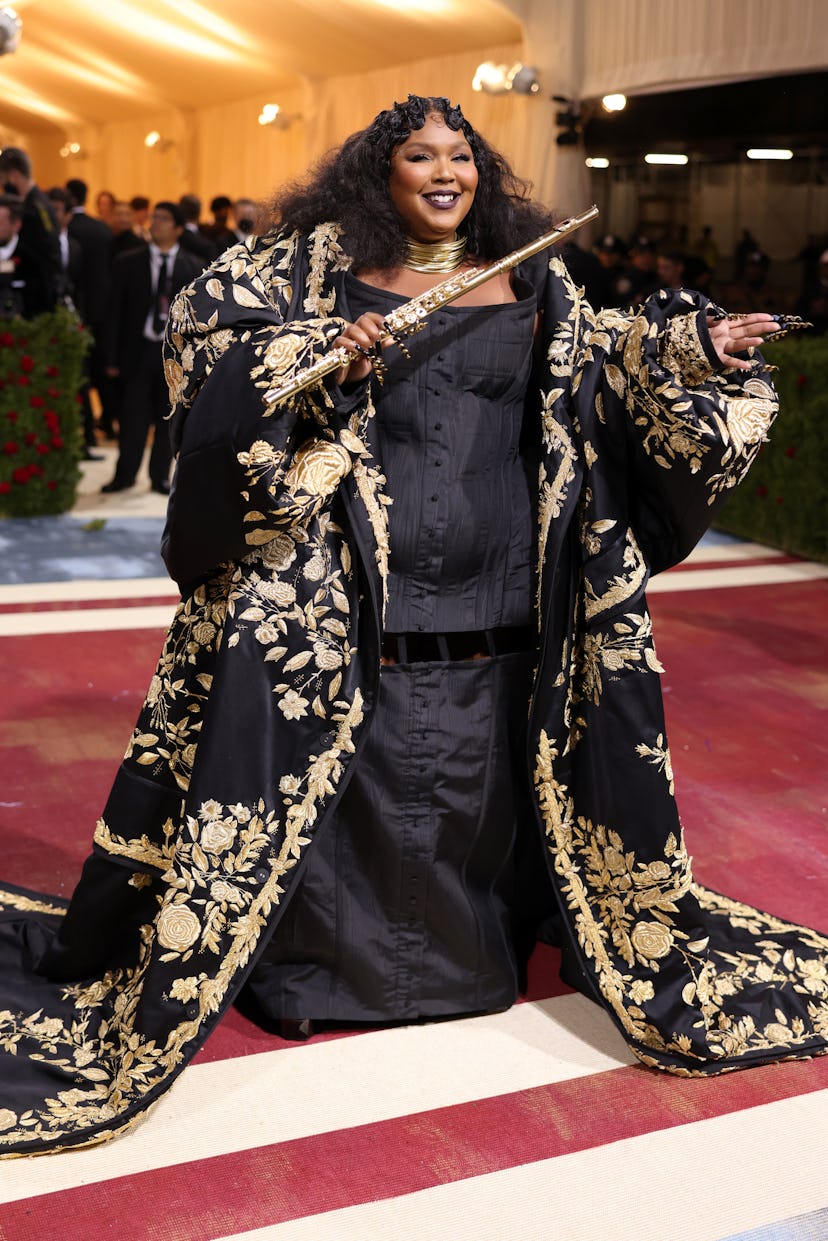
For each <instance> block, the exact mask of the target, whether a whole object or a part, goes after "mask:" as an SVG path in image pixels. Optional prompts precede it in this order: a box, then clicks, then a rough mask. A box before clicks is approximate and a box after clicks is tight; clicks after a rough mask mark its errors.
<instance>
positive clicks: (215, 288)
mask: <svg viewBox="0 0 828 1241" xmlns="http://www.w3.org/2000/svg"><path fill="white" fill-rule="evenodd" d="M314 246H315V248H316V250H318V248H319V246H318V239H317V242H316V243H313V242H312V244H311V245H310V246H309V244H308V239H307V238H303V237H300V236H299V235H297V234H291V235H285V236H279V235H275V236H271V237H268V238H262V239H260V241H259V243H257V246H256V247H255V248H254V249H253V251H250V250H248V249H247V248H246V247H245V246H237V247H235V248H233V249H232V250H229V251H228V252H227V253H226V254H225V255H223V256H222V258H221V259H220V260H219V261H218V262H217V263H215V264H214V265H213V266H212V267H211V268H208V269H207V270H206V271H205V272H203V273H202V275H201V276H200V277H199V278H198V279H197V280H195V281H194V282H193V283H192V284H191V285H189V286H188V287H187V288H186V289H184V290H182V292H181V294H180V295H179V296H178V298H177V299H176V301H175V302H174V303H173V306H172V308H171V313H170V321H169V325H168V331H167V340H166V343H165V359H164V366H165V374H166V378H167V383H168V385H169V389H170V399H171V405H172V414H171V434H172V440H173V446H174V449H175V451H176V452H177V454H178V458H177V462H176V470H175V475H174V479H173V489H172V496H171V499H170V506H169V511H168V517H167V526H166V529H165V532H164V536H163V540H162V554H163V556H164V560H165V562H166V564H167V568H168V570H169V572H170V575H171V576H172V577H173V578H175V580H176V581H178V582H179V583H182V584H185V583H192V582H194V581H196V580H197V579H199V578H200V577H202V576H203V575H205V574H208V573H210V572H212V571H213V570H214V569H215V568H217V566H218V565H220V564H223V563H226V562H228V561H232V560H236V559H239V558H240V557H241V556H243V555H244V554H245V553H246V552H247V551H250V550H251V549H252V548H254V547H256V546H258V545H261V544H262V543H264V542H266V541H267V540H268V539H272V538H274V537H275V535H276V534H277V533H278V531H279V530H280V529H283V528H285V526H288V525H291V524H295V523H296V522H297V521H298V520H303V519H304V520H307V519H308V518H309V517H310V516H312V515H313V513H315V512H316V511H317V510H318V508H319V506H320V504H321V503H323V502H324V500H325V498H326V497H327V496H328V495H329V494H330V493H331V491H332V490H333V489H334V488H335V487H336V485H337V483H338V481H339V479H340V478H341V477H342V476H343V475H344V474H345V473H346V472H347V471H348V470H349V469H350V468H351V464H352V455H351V454H350V453H349V451H348V448H347V447H346V446H345V444H344V443H343V438H344V439H345V440H346V441H347V440H348V436H347V431H346V432H345V433H344V437H343V433H342V432H341V431H340V432H338V433H335V432H334V431H333V430H332V429H331V423H332V419H331V414H332V412H333V411H334V408H335V402H334V401H333V399H332V397H331V395H330V393H329V392H328V390H327V389H326V388H325V387H324V386H322V385H317V386H316V387H315V388H314V389H313V390H309V391H307V392H304V393H301V394H300V395H298V396H297V397H295V398H293V399H291V400H289V401H286V402H279V403H277V402H276V401H275V400H274V399H273V395H272V394H273V390H274V389H275V388H276V387H278V386H279V385H280V384H283V383H285V382H286V381H288V380H290V379H291V378H292V377H293V376H295V375H296V374H297V373H298V372H300V371H302V370H304V369H305V368H307V367H309V366H311V365H312V364H313V363H314V362H315V361H317V360H318V359H319V357H320V356H321V355H322V354H323V353H324V352H326V351H327V350H328V349H329V348H330V344H331V341H332V340H333V339H335V338H336V336H338V335H339V334H340V332H341V331H342V329H343V326H344V321H343V320H342V319H339V318H336V317H334V316H332V315H330V314H325V313H324V312H325V311H326V310H327V309H328V306H329V305H330V306H331V307H332V305H333V299H331V300H330V302H326V299H325V298H324V296H322V295H321V290H319V296H317V297H315V298H314V299H313V303H312V306H311V305H309V299H308V298H307V297H304V298H303V297H301V296H298V294H299V293H300V291H301V292H303V293H306V292H307V288H308V285H309V284H310V285H311V287H312V285H313V281H312V279H309V277H308V272H307V269H308V264H309V261H310V260H309V257H308V252H309V250H310V252H311V258H312V257H313V253H314ZM323 258H324V256H323ZM317 261H318V267H319V271H320V279H327V278H328V275H329V272H330V270H331V269H332V267H333V264H332V263H330V262H328V263H327V264H326V263H325V262H324V261H319V256H318V255H317ZM311 309H316V310H317V311H322V312H323V313H321V314H316V315H312V314H310V315H309V313H308V312H309V310H311ZM340 412H341V411H340ZM351 446H352V447H354V448H355V450H356V451H359V449H360V448H361V445H356V444H355V443H352V445H351Z"/></svg>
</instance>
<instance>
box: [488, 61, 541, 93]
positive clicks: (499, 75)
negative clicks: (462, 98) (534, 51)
mask: <svg viewBox="0 0 828 1241" xmlns="http://www.w3.org/2000/svg"><path fill="white" fill-rule="evenodd" d="M472 90H477V91H485V92H486V94H487V95H506V94H508V92H509V91H514V93H515V94H516V95H537V94H538V92H539V91H540V82H539V80H538V71H537V69H533V68H532V67H531V65H524V64H523V63H522V62H521V61H519V60H516V61H515V63H514V64H513V65H512V66H511V67H510V66H509V65H496V64H495V63H494V61H493V60H484V61H483V63H482V64H481V65H478V66H477V69H476V70H475V74H474V77H473V78H472Z"/></svg>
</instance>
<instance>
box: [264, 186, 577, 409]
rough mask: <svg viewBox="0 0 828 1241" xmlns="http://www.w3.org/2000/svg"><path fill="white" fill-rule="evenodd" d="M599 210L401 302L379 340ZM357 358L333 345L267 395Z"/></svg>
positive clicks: (285, 393) (420, 323) (304, 384)
mask: <svg viewBox="0 0 828 1241" xmlns="http://www.w3.org/2000/svg"><path fill="white" fill-rule="evenodd" d="M597 214H598V208H597V207H596V206H595V205H594V204H593V206H591V207H590V208H589V209H588V210H587V211H583V212H581V214H580V215H573V216H570V217H569V218H568V219H566V220H562V221H561V222H560V224H559V225H558V226H557V228H553V229H552V231H551V232H549V233H544V234H543V236H542V237H538V238H537V239H536V240H535V241H530V242H529V244H528V245H527V246H521V248H520V249H519V250H513V251H512V253H511V254H507V255H506V256H505V257H504V258H502V259H497V260H496V261H495V262H494V263H490V264H489V266H488V267H476V268H472V269H471V270H470V271H464V272H458V274H457V275H456V276H449V278H448V280H444V281H443V282H442V283H441V284H436V285H435V286H434V288H433V289H428V290H427V292H425V293H420V294H419V296H417V297H412V298H411V300H410V301H408V302H406V303H405V304H404V305H403V306H399V307H398V308H397V309H396V310H392V311H391V312H390V314H387V315H386V316H385V318H384V319H383V331H382V334H381V336H380V337H379V340H378V341H377V344H381V343H382V341H384V340H388V338H389V337H391V336H393V337H394V339H395V340H396V339H398V338H399V337H400V336H407V335H409V334H410V333H412V332H417V331H419V330H420V328H422V327H424V326H425V323H424V320H425V318H426V316H427V315H430V314H433V312H434V311H435V310H440V308H441V307H443V306H447V305H448V304H449V302H453V301H456V300H457V298H458V297H462V296H463V294H464V293H468V292H469V290H470V289H476V288H477V286H478V285H481V284H485V283H486V281H487V280H491V279H492V278H493V277H494V276H499V275H500V274H501V273H502V272H505V271H511V269H512V268H513V267H517V265H518V264H519V263H523V262H524V261H525V260H526V259H528V258H531V257H532V255H533V254H538V253H539V252H540V251H541V250H545V249H546V248H547V247H548V246H554V244H555V242H556V241H560V240H561V238H562V237H568V236H569V234H570V233H574V232H575V230H576V228H580V227H581V225H582V224H587V223H588V222H589V221H590V220H594V219H595V217H596V216H597ZM353 361H354V353H353V350H351V349H347V348H346V347H345V346H344V345H340V346H339V348H338V349H332V350H331V352H330V353H326V354H325V356H324V357H323V358H320V359H319V361H318V362H314V364H313V366H308V367H306V368H305V370H303V371H300V372H299V374H298V375H294V377H293V378H292V379H289V380H287V382H286V383H283V384H281V385H279V386H278V387H276V388H271V390H270V391H269V392H268V393H267V398H266V399H267V400H268V402H273V404H276V405H278V404H279V403H280V402H282V401H286V400H288V398H289V397H292V396H295V395H296V393H297V392H302V391H303V390H304V389H305V388H310V387H311V386H312V385H313V384H315V383H318V382H319V380H320V379H323V378H324V377H325V375H330V373H331V371H336V370H339V368H340V366H348V365H350V363H352V362H353Z"/></svg>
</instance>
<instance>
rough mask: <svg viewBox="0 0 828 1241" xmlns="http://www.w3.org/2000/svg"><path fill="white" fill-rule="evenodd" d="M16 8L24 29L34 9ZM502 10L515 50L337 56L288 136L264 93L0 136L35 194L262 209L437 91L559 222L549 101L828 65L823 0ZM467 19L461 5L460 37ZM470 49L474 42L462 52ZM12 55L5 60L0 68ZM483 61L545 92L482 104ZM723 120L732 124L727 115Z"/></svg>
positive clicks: (576, 171)
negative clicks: (62, 191) (357, 58)
mask: <svg viewBox="0 0 828 1241" xmlns="http://www.w3.org/2000/svg"><path fill="white" fill-rule="evenodd" d="M24 3H25V5H26V7H24V8H23V10H22V11H23V15H24V19H25V17H26V13H27V11H31V12H32V13H34V10H35V8H36V6H37V4H38V0H24ZM501 5H502V9H503V11H504V16H507V15H510V16H511V17H514V18H517V19H518V23H517V24H513V26H514V29H515V30H519V29H522V31H523V41H522V42H512V43H507V44H504V45H499V46H498V45H495V46H489V47H482V48H481V47H479V46H477V47H474V49H473V50H469V51H466V52H454V53H452V54H449V55H444V56H441V57H432V58H429V59H427V60H420V61H417V62H415V63H411V64H404V63H403V64H396V65H393V66H391V67H385V68H377V69H375V70H373V71H371V72H361V73H359V74H356V73H353V72H350V73H349V72H348V63H347V61H345V62H344V63H343V66H342V73H341V75H338V76H320V77H317V78H316V79H314V80H311V79H308V78H306V79H300V78H298V77H296V78H294V84H293V85H292V86H291V85H289V86H287V87H284V86H280V87H279V88H278V90H276V91H275V92H274V94H275V99H274V100H273V102H278V103H279V104H280V105H281V107H282V110H283V112H284V113H285V114H286V115H287V116H288V117H293V118H294V119H293V120H292V121H291V123H290V125H289V126H288V128H286V129H284V130H279V129H276V128H273V127H262V126H260V125H259V124H258V123H257V117H258V114H259V111H260V109H261V107H262V105H263V104H264V103H265V102H267V100H266V98H265V97H263V95H262V93H261V91H258V92H257V93H256V94H255V96H254V95H251V96H250V97H248V98H240V99H238V100H237V101H235V102H232V103H222V104H221V105H220V106H218V105H217V106H207V107H205V106H200V107H187V106H181V105H180V104H179V105H178V106H176V107H169V108H167V109H164V110H157V109H156V110H153V109H151V108H150V109H148V110H147V112H146V113H145V114H142V115H140V116H138V117H137V118H136V119H130V120H120V121H113V122H112V123H107V122H106V121H104V122H101V121H98V122H97V123H95V124H92V123H89V124H87V125H85V126H84V125H82V124H81V125H78V126H75V127H74V128H73V132H72V134H71V135H69V134H66V135H63V134H61V133H59V131H57V130H55V129H54V128H51V127H50V128H44V126H43V125H42V124H40V125H39V126H38V125H33V127H32V128H31V130H30V131H26V130H25V129H24V128H23V127H21V128H20V129H19V131H18V130H13V129H9V127H8V124H6V126H5V127H4V126H2V125H0V139H2V140H3V141H4V142H7V143H8V142H13V141H20V142H21V143H22V144H23V145H25V146H27V147H28V149H29V150H30V151H31V152H32V154H33V156H34V158H35V162H36V171H37V176H38V180H39V181H40V183H41V184H44V185H48V184H53V183H56V182H58V183H61V182H63V181H64V180H65V179H66V178H67V176H81V177H83V178H84V179H85V180H87V181H88V182H89V184H90V186H91V189H92V191H93V193H94V192H96V191H97V190H99V189H102V188H108V189H112V190H113V191H115V192H116V193H117V194H118V195H120V196H123V197H129V196H131V195H133V194H137V193H145V194H147V195H149V196H150V197H151V198H154V199H157V198H161V197H167V198H169V197H172V198H176V197H178V195H179V194H181V193H182V192H184V191H186V190H193V191H195V192H196V193H198V194H200V195H201V196H202V198H204V199H205V201H208V200H209V198H210V197H211V196H212V195H214V194H217V193H227V194H229V195H231V196H238V195H242V194H244V195H249V196H252V197H256V198H267V197H269V196H270V194H271V193H272V192H273V190H274V189H275V188H276V187H277V186H279V185H281V184H283V183H284V182H285V181H286V180H290V179H292V178H295V177H297V176H299V175H301V174H302V173H303V171H304V170H305V169H306V168H307V167H308V165H309V164H310V163H312V162H313V161H314V160H315V159H317V158H318V157H319V156H320V155H321V154H322V153H323V152H324V151H325V150H327V149H328V148H329V147H331V146H332V145H334V144H336V143H338V142H340V141H341V140H342V139H343V138H344V137H345V136H346V135H347V134H348V133H350V132H352V131H353V130H355V129H357V128H359V127H360V126H362V125H364V124H366V123H367V122H368V120H370V118H371V117H372V116H373V115H374V114H375V113H376V112H377V111H378V110H379V109H380V108H383V107H387V106H388V105H389V103H391V102H392V101H393V100H394V99H399V98H402V97H404V96H405V95H406V93H407V92H408V91H414V92H417V93H422V94H425V93H429V94H431V93H433V94H445V95H449V96H450V97H451V98H452V99H454V100H457V101H459V102H461V103H462V105H463V107H464V110H465V111H466V114H467V115H468V117H469V119H470V120H471V121H472V122H473V124H475V125H476V126H478V127H479V128H480V129H481V130H482V132H483V133H484V134H485V135H486V136H487V137H488V138H489V139H490V141H491V142H493V144H494V145H495V146H497V147H499V148H500V149H502V150H503V151H504V153H505V154H506V155H507V156H508V157H509V159H510V160H511V161H512V163H513V165H514V167H515V169H516V171H518V172H519V173H520V174H521V175H523V176H525V177H527V178H528V179H529V180H531V181H532V182H533V183H534V185H535V191H536V194H537V196H538V197H539V198H541V199H542V200H544V201H545V202H547V203H548V204H549V205H550V206H553V207H555V208H557V209H559V210H561V211H562V212H569V211H571V210H575V209H578V208H580V207H583V206H584V205H585V203H586V202H587V201H588V195H589V190H588V182H587V179H586V172H585V169H584V165H583V153H582V152H580V151H578V149H577V148H575V149H573V148H561V147H557V146H556V144H555V133H556V127H555V122H554V117H555V112H556V110H557V109H558V107H559V105H558V104H556V103H554V102H553V101H552V100H551V98H550V96H552V95H554V94H559V95H564V96H566V97H567V98H573V99H586V98H589V97H595V96H600V95H601V94H603V93H605V92H607V91H609V90H623V91H626V92H627V93H634V92H639V91H653V90H658V89H674V88H676V87H677V86H680V85H682V84H691V83H692V84H700V83H702V82H715V81H722V80H733V79H735V78H738V77H741V76H757V75H762V74H769V75H770V74H773V73H781V72H792V71H797V70H806V69H814V68H821V67H824V65H825V63H826V60H827V59H828V51H826V49H827V48H828V3H826V0H784V2H782V0H726V2H724V0H692V2H691V0H501ZM332 7H333V0H332ZM474 9H475V6H474V4H473V3H470V5H469V23H470V25H469V30H470V32H471V31H473V26H472V25H471V23H473V21H474ZM507 25H508V23H507ZM24 34H25V26H24ZM475 42H476V40H474V39H473V38H472V37H471V34H470V38H469V44H470V46H471V45H472V44H473V43H475ZM435 43H437V38H436V37H435ZM18 54H19V53H18ZM12 60H13V57H9V58H8V60H6V58H4V62H5V63H4V66H3V68H4V71H5V67H6V64H11V62H12ZM482 60H493V61H495V62H496V63H505V64H511V63H513V62H514V61H515V60H523V61H524V62H526V63H528V64H531V65H533V66H534V67H536V68H537V69H538V71H539V73H540V78H541V82H542V86H543V89H542V91H541V92H540V93H539V94H538V95H535V96H518V95H511V94H510V95H504V96H488V95H483V94H476V93H475V92H473V91H472V89H471V79H472V76H473V74H474V71H475V68H476V66H477V65H478V64H479V63H480V62H481V61H482ZM216 72H217V73H220V72H221V71H220V70H216ZM169 85H170V90H169V97H170V98H175V84H174V83H170V84H169ZM769 89H770V87H769ZM156 97H157V95H156ZM722 123H723V128H726V125H727V118H723V122H722ZM151 129H157V130H158V131H159V132H160V133H162V134H163V135H164V138H165V144H162V146H160V147H158V148H156V149H155V150H147V148H146V147H145V146H144V141H143V140H144V136H145V134H146V133H147V131H148V130H151ZM67 137H71V138H73V139H75V140H77V141H79V142H80V143H81V145H82V147H83V148H84V150H85V152H86V156H85V158H83V159H73V158H69V159H61V158H59V156H58V154H57V151H58V148H59V146H60V145H61V143H62V142H63V141H65V140H66V138H67Z"/></svg>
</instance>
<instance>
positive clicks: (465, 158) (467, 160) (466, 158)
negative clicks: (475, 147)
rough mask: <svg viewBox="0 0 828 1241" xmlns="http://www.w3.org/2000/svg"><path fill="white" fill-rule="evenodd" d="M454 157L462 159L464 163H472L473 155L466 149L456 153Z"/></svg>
mask: <svg viewBox="0 0 828 1241" xmlns="http://www.w3.org/2000/svg"><path fill="white" fill-rule="evenodd" d="M454 158H455V159H459V160H461V161H462V162H463V163H464V164H470V163H471V156H470V155H469V154H468V153H467V152H465V151H462V152H460V153H459V154H457V155H455V157H454Z"/></svg>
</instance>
